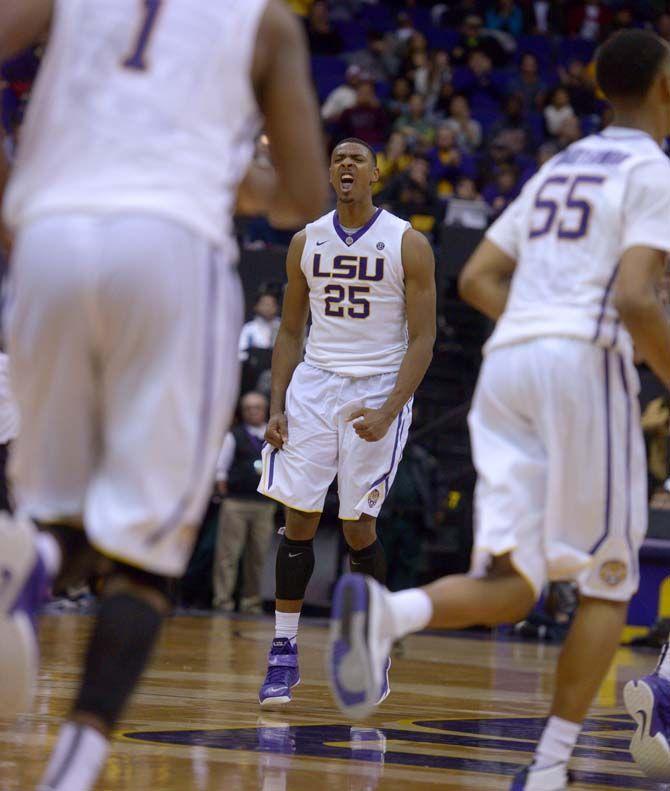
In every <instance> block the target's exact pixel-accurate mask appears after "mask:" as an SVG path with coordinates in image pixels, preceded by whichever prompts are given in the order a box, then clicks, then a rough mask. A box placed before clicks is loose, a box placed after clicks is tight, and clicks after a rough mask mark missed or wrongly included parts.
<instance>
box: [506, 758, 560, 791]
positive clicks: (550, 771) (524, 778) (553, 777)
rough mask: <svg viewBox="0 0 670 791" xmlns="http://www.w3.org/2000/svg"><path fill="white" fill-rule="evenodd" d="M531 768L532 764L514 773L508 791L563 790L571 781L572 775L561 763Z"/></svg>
mask: <svg viewBox="0 0 670 791" xmlns="http://www.w3.org/2000/svg"><path fill="white" fill-rule="evenodd" d="M531 769H532V765H531V766H526V767H525V768H524V769H522V770H521V771H520V772H517V773H516V774H515V775H514V779H513V780H512V785H511V786H510V791H564V789H566V788H567V787H568V786H569V785H570V784H571V783H572V775H571V774H570V772H568V771H566V768H565V764H563V763H557V764H554V765H553V766H547V767H546V768H544V769H537V770H535V771H531Z"/></svg>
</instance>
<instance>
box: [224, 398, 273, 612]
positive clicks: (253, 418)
mask: <svg viewBox="0 0 670 791" xmlns="http://www.w3.org/2000/svg"><path fill="white" fill-rule="evenodd" d="M267 409H268V402H267V399H266V398H265V396H263V395H261V394H260V393H254V392H251V393H247V394H246V395H245V396H243V397H242V400H241V401H240V411H241V417H242V420H241V422H240V423H238V424H237V425H236V426H235V427H234V428H233V429H232V430H231V431H230V432H229V434H228V435H227V436H226V439H225V440H224V443H223V448H222V450H221V455H220V456H219V462H218V464H217V472H216V477H217V488H218V490H219V493H220V494H222V495H224V500H223V503H222V505H221V511H220V515H219V534H218V538H217V542H216V558H215V561H214V574H213V584H214V606H215V607H216V608H217V609H219V610H222V611H224V612H231V611H232V610H234V609H235V602H234V600H233V594H234V593H235V588H236V586H237V571H238V567H239V562H240V558H241V557H242V555H244V569H243V574H244V581H243V588H242V596H241V598H240V611H241V612H248V613H259V612H261V596H260V587H261V575H262V573H263V565H264V563H265V557H266V555H267V553H268V549H269V546H270V541H271V539H272V531H273V528H274V512H275V505H274V503H272V502H271V501H269V500H266V499H265V498H264V497H262V496H261V495H260V494H258V493H257V492H256V488H257V487H258V481H259V479H260V475H261V448H262V447H263V435H264V434H265V428H266V421H267Z"/></svg>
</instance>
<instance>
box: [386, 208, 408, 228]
mask: <svg viewBox="0 0 670 791" xmlns="http://www.w3.org/2000/svg"><path fill="white" fill-rule="evenodd" d="M379 219H380V220H381V221H382V222H383V223H387V224H388V225H392V226H395V227H396V228H398V230H400V231H402V232H405V231H407V230H410V229H411V227H412V226H411V224H410V223H409V222H407V220H403V218H402V217H398V215H397V214H393V212H390V211H388V209H381V210H380V212H379Z"/></svg>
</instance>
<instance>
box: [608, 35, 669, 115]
mask: <svg viewBox="0 0 670 791" xmlns="http://www.w3.org/2000/svg"><path fill="white" fill-rule="evenodd" d="M669 56H670V50H669V49H668V45H667V44H666V43H665V42H664V41H663V39H661V38H659V37H658V36H657V35H656V34H655V33H652V32H651V31H649V30H622V31H620V32H619V33H615V34H614V35H613V36H610V38H608V39H607V41H606V42H605V43H604V44H603V45H602V46H601V47H600V48H599V49H598V52H597V53H596V81H597V83H598V86H599V87H600V90H601V91H602V92H603V93H604V94H605V96H607V98H608V99H613V100H615V101H616V100H617V99H624V100H636V99H637V100H640V99H644V98H645V96H646V95H647V93H649V89H650V88H651V85H652V83H653V82H654V79H655V78H656V75H657V74H658V72H659V70H660V69H661V67H662V66H663V63H664V62H665V59H666V58H667V57H669Z"/></svg>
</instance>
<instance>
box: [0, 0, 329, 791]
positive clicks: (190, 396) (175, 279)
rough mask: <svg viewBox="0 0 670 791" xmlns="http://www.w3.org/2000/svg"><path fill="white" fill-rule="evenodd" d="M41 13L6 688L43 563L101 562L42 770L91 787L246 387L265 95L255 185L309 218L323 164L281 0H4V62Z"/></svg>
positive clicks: (16, 367)
mask: <svg viewBox="0 0 670 791" xmlns="http://www.w3.org/2000/svg"><path fill="white" fill-rule="evenodd" d="M47 29H49V43H48V46H47V50H46V54H45V57H44V60H43V62H42V66H41V70H40V73H39V77H38V79H37V82H36V85H35V87H34V91H33V95H32V99H31V102H30V105H29V107H28V111H27V116H26V119H25V124H24V127H23V129H22V132H21V141H20V145H19V150H18V155H17V160H16V163H15V166H14V170H13V173H12V176H11V178H10V182H9V184H8V186H7V190H6V194H5V199H4V218H5V221H6V223H7V225H8V227H9V228H10V230H11V231H12V233H13V235H14V243H13V252H12V261H11V295H10V305H9V312H8V317H7V319H8V320H7V329H8V332H7V338H8V345H9V353H10V360H11V367H12V370H11V374H12V383H13V385H14V387H15V390H16V395H17V399H18V402H19V407H20V412H21V416H22V420H23V430H22V431H21V432H20V434H19V437H18V439H17V441H16V445H15V447H14V450H13V453H12V460H11V466H12V474H13V483H14V491H15V495H16V499H17V505H18V508H19V511H20V514H21V515H22V516H21V518H19V519H17V520H16V521H10V520H9V518H5V517H3V518H2V519H0V708H1V709H2V714H3V716H7V714H8V713H10V712H12V711H13V710H17V709H18V710H24V709H25V707H26V705H27V702H28V699H29V697H30V692H31V690H32V685H33V681H34V674H35V666H36V655H37V644H36V640H35V635H34V632H33V629H32V625H31V619H32V618H33V617H34V615H35V611H36V606H37V604H38V602H39V597H40V594H41V591H42V588H43V586H44V583H45V581H47V580H50V579H54V578H55V586H56V587H58V586H60V585H62V584H63V581H64V580H65V579H66V578H68V577H70V578H71V577H73V576H79V575H83V574H86V575H92V574H96V575H100V576H103V577H104V583H103V597H102V603H101V606H100V610H99V615H98V618H97V621H96V625H95V628H94V630H93V633H92V637H91V640H90V643H89V647H88V653H87V657H86V661H85V669H84V674H83V680H82V684H81V687H80V690H79V692H78V694H77V698H76V700H75V702H74V706H73V709H72V711H71V713H70V715H69V716H68V718H67V722H66V723H65V724H64V726H63V728H62V729H61V732H60V735H59V738H58V740H57V743H56V747H55V751H54V753H53V756H52V758H51V761H50V763H49V766H48V767H47V771H46V774H45V776H44V778H43V781H42V785H41V786H40V788H41V789H43V790H44V791H47V790H48V791H88V790H89V789H91V788H92V787H93V785H94V784H95V782H96V777H97V776H98V774H99V772H100V770H101V768H102V766H103V765H104V761H105V756H106V753H107V751H108V737H109V733H110V732H111V730H112V729H113V727H114V725H115V723H116V722H117V720H118V717H119V715H120V713H121V711H122V708H123V706H124V704H125V703H126V701H127V699H128V697H129V696H130V694H131V692H132V690H133V689H134V687H135V685H136V683H137V680H138V679H139V677H140V675H141V673H142V671H143V669H144V667H145V666H146V663H147V661H148V659H149V656H150V654H151V651H152V648H153V646H154V645H155V642H156V638H157V637H158V634H159V630H160V625H161V621H162V618H163V615H164V614H165V613H166V612H167V611H168V609H169V599H168V596H167V590H168V581H169V579H170V578H176V577H180V576H181V575H182V573H183V572H184V569H185V566H186V564H187V561H188V558H189V555H190V553H191V549H192V545H193V542H194V539H195V535H196V532H197V526H198V524H199V522H200V519H201V516H202V512H203V510H204V507H205V505H206V501H207V498H208V495H209V492H210V491H211V485H212V481H213V476H214V467H215V463H216V457H217V453H218V448H219V446H220V443H221V439H222V437H223V434H224V432H225V430H226V428H227V425H228V421H229V419H230V416H231V413H232V410H233V406H234V404H235V401H236V396H237V385H238V364H237V361H236V358H237V340H238V336H239V331H240V326H241V314H242V301H243V300H242V295H241V290H240V287H239V281H238V278H237V275H236V272H235V268H234V267H235V263H236V259H237V250H236V247H235V243H234V239H233V234H232V214H233V210H234V207H235V200H236V194H237V192H238V186H239V184H240V181H241V180H242V178H243V177H244V176H245V172H247V169H248V168H249V165H250V161H251V158H252V153H253V149H254V139H255V137H256V134H257V132H258V130H259V127H260V123H261V120H262V116H263V115H265V125H266V129H267V132H268V134H269V136H270V140H271V143H272V151H273V155H274V158H275V162H276V168H277V170H276V172H275V171H274V170H272V169H271V168H270V169H268V168H265V169H257V168H252V169H251V170H250V171H249V173H248V176H247V178H246V180H245V182H244V184H243V189H242V190H241V194H240V200H241V202H242V203H243V205H244V206H245V207H246V208H249V209H251V208H253V210H254V211H258V210H263V211H266V210H267V209H268V207H272V214H273V216H274V217H276V218H278V219H280V220H281V221H282V222H285V223H286V224H289V225H291V226H293V227H295V225H294V224H297V223H299V222H305V221H307V219H309V218H311V217H313V216H315V213H317V212H318V210H319V209H320V208H321V207H322V205H323V204H324V201H325V198H326V190H327V182H326V179H325V173H326V171H325V162H324V161H323V156H322V143H321V139H320V133H319V128H318V108H317V107H316V104H315V101H314V97H313V94H312V89H311V87H310V80H309V70H308V66H307V57H306V54H307V52H306V47H305V44H304V41H303V37H302V33H301V31H300V28H299V25H298V23H297V22H296V21H295V20H294V18H293V17H292V15H291V14H290V12H289V11H288V10H287V9H286V8H285V7H284V6H283V4H282V3H281V2H279V0H269V2H266V0H229V2H226V3H217V2H210V0H165V2H163V0H146V1H145V2H139V1H138V0H107V1H106V2H100V1H99V0H55V1H53V0H51V1H49V0H3V2H2V4H0V61H2V60H3V59H4V58H5V57H7V56H8V55H10V54H11V53H12V52H15V51H17V50H18V49H20V48H21V47H23V46H26V45H28V44H29V43H30V42H31V41H33V40H34V39H36V38H37V37H39V36H40V35H42V34H43V33H44V31H46V30H47ZM29 520H34V521H29ZM35 523H36V524H39V525H40V526H41V527H42V532H40V533H39V534H36V533H35V529H34V524H35ZM82 528H83V529H82Z"/></svg>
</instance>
